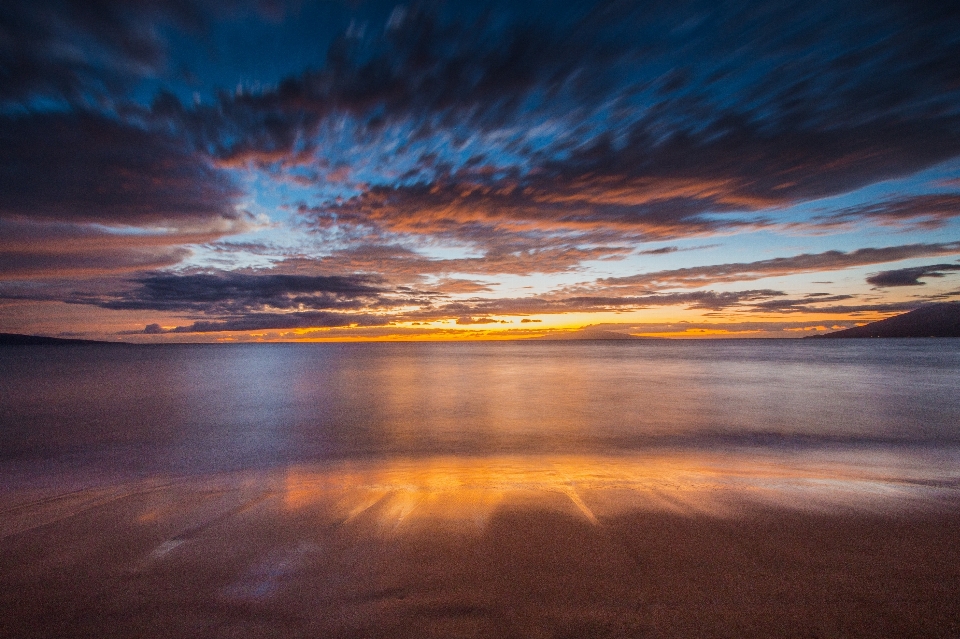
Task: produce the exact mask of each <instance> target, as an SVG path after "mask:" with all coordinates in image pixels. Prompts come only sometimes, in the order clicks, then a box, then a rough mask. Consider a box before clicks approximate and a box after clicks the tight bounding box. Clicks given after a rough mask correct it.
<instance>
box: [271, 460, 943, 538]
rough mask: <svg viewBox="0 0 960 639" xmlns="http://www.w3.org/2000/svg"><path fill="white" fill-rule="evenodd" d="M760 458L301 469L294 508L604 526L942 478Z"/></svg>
mask: <svg viewBox="0 0 960 639" xmlns="http://www.w3.org/2000/svg"><path fill="white" fill-rule="evenodd" d="M854 457H855V459H851V458H850V456H849V455H845V456H844V457H843V459H840V458H834V457H831V456H830V455H826V456H822V455H821V456H817V457H816V458H809V457H807V458H805V457H801V456H785V457H780V458H775V457H765V458H756V457H751V456H748V455H736V454H723V455H721V454H708V455H700V456H698V455H694V454H690V453H683V454H676V455H643V456H639V455H633V456H593V457H591V456H562V457H531V456H525V457H519V456H518V457H494V458H490V457H483V458H481V457H476V458H457V457H439V458H428V459H408V460H390V461H386V462H377V463H373V462H368V463H357V462H351V463H343V464H341V465H337V466H334V467H326V468H311V467H294V468H290V469H287V470H286V471H285V472H284V476H283V479H282V488H281V490H282V501H283V506H284V508H285V509H287V510H289V511H298V510H304V509H312V508H321V509H323V510H325V511H326V512H327V513H328V514H329V515H331V516H333V517H334V518H335V519H338V520H340V521H341V522H342V523H349V524H353V525H364V526H372V527H373V528H375V529H376V530H378V531H379V532H381V533H384V534H394V533H398V532H402V531H404V530H416V529H418V528H420V527H424V526H429V527H441V528H452V529H457V530H462V531H469V530H471V529H472V530H475V531H478V532H479V531H482V529H483V527H484V526H485V524H486V523H487V522H488V521H489V519H490V518H491V517H492V516H494V515H495V514H496V513H497V512H498V511H499V510H502V509H506V510H511V509H513V510H519V509H534V510H549V511H556V512H560V513H563V514H566V515H569V516H571V517H575V518H578V519H582V520H584V521H586V522H588V523H590V524H593V525H600V524H601V523H602V522H603V520H604V519H605V518H611V517H616V516H618V515H622V514H625V513H629V512H636V511H671V512H675V513H679V514H688V515H691V516H693V515H710V516H717V517H726V516H734V515H735V514H736V512H737V511H738V509H740V508H742V507H743V506H744V505H746V504H755V505H776V506H779V507H788V508H789V507H794V508H798V507H801V506H800V504H802V508H804V509H812V510H832V509H836V508H867V509H873V508H880V509H888V508H899V507H904V506H908V505H910V504H911V503H914V502H917V503H919V502H920V501H924V500H929V498H930V497H931V496H932V494H933V493H936V490H937V488H936V486H935V485H932V484H931V483H930V482H929V481H927V480H925V479H924V470H923V468H924V467H923V464H922V460H915V459H904V458H902V457H900V456H898V457H897V458H896V459H890V458H889V457H888V456H885V455H883V454H877V453H872V454H860V455H855V456H854Z"/></svg>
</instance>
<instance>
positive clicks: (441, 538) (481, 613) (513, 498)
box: [0, 456, 960, 637]
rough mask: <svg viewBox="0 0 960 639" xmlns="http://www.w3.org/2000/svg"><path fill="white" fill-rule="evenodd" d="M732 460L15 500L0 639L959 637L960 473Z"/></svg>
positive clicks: (174, 487) (253, 477)
mask: <svg viewBox="0 0 960 639" xmlns="http://www.w3.org/2000/svg"><path fill="white" fill-rule="evenodd" d="M613 461H616V462H617V463H613ZM875 461H876V460H875ZM655 462H656V463H655ZM741 462H742V459H740V460H738V459H736V458H732V457H729V456H728V457H726V458H724V459H720V458H719V457H718V456H715V457H714V458H713V459H707V458H700V459H699V460H693V459H690V458H687V459H681V458H673V459H669V458H661V459H659V461H656V460H654V459H652V458H650V457H646V458H639V457H634V458H631V459H623V458H621V459H618V460H611V459H610V458H604V459H602V460H596V459H595V460H594V461H593V463H588V462H587V460H585V459H584V458H582V457H563V458H539V459H535V460H531V459H527V460H524V458H522V457H514V458H497V459H491V458H483V459H462V458H455V457H446V458H433V459H430V460H395V461H394V462H393V463H392V464H383V463H369V462H365V463H358V462H346V463H342V464H339V465H335V466H332V467H331V466H329V465H326V466H323V467H314V466H296V467H291V468H286V469H276V470H272V471H240V472H236V473H228V474H222V475H207V476H199V477H180V478H175V477H166V478H162V477H157V478H153V479H143V480H138V481H134V482H129V483H126V484H124V483H111V482H110V481H106V480H105V481H104V482H103V485H101V486H100V487H90V488H88V489H86V490H84V489H81V490H75V491H67V492H62V491H61V492H60V493H59V494H57V492H56V490H55V489H53V490H52V492H51V489H49V488H48V489H47V490H46V491H43V490H39V489H38V490H35V491H34V492H33V493H32V494H29V493H30V491H26V492H24V491H17V490H7V491H5V492H4V493H3V503H2V510H3V513H4V517H3V520H4V522H5V524H4V526H3V528H4V529H3V531H0V593H2V594H0V619H2V620H3V621H0V631H2V632H0V634H6V635H11V636H12V635H16V636H20V637H33V636H36V637H40V636H52V635H57V636H62V637H81V636H102V637H121V636H144V637H199V636H205V637H261V636H290V637H297V636H333V637H360V636H371V635H375V636H388V637H394V636H395V637H434V636H435V637H459V636H481V637H544V636H546V637H559V636H571V637H574V636H575V637H650V636H653V637H689V636H702V637H728V636H730V637H732V636H737V637H765V636H767V637H768V636H798V637H800V636H824V637H829V636H845V637H852V636H862V637H882V636H905V637H909V636H917V637H920V636H927V637H929V636H953V635H955V634H956V632H957V631H958V629H960V535H957V534H956V531H957V530H960V490H958V489H957V487H956V486H955V485H953V483H952V482H953V480H950V481H947V483H946V484H944V485H940V486H937V485H935V482H934V483H931V482H930V481H928V480H929V479H931V477H932V476H933V475H934V474H935V471H934V470H932V469H928V470H927V473H926V475H930V476H931V477H927V476H925V475H923V474H919V475H918V474H917V472H918V471H919V470H921V469H919V467H917V466H910V465H908V466H907V467H904V468H901V469H900V471H899V472H898V473H895V472H893V471H892V470H891V467H890V466H889V464H888V465H886V466H882V468H885V469H886V470H885V471H884V472H881V473H878V471H877V467H870V466H869V465H863V466H861V467H859V468H855V467H852V466H849V465H847V466H845V467H841V468H838V467H837V465H836V464H832V463H830V460H824V461H823V462H822V463H821V464H820V465H819V466H815V465H812V464H808V465H807V466H806V467H798V466H797V465H796V464H792V465H791V464H789V463H782V464H779V465H777V464H773V465H770V464H768V465H766V466H763V465H756V466H754V467H753V468H744V467H742V466H741V465H739V464H740V463H741ZM841 466H842V465H841ZM844 468H845V470H844ZM17 522H19V525H17Z"/></svg>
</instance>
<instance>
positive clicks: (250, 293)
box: [68, 272, 387, 321]
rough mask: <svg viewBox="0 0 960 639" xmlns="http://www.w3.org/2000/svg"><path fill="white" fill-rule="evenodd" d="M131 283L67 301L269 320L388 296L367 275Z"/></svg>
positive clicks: (154, 277) (200, 276)
mask: <svg viewBox="0 0 960 639" xmlns="http://www.w3.org/2000/svg"><path fill="white" fill-rule="evenodd" d="M133 283H134V284H135V287H134V288H133V289H131V290H127V291H121V292H116V293H113V294H110V295H103V296H95V297H89V298H88V297H84V296H77V297H75V298H74V299H72V300H68V301H72V302H74V303H81V304H94V305H96V306H100V307H101V308H108V309H115V310H152V311H164V312H193V313H204V314H210V315H237V314H247V313H251V314H253V313H260V314H264V315H263V316H264V317H267V315H266V314H267V313H269V312H270V311H278V310H284V311H297V312H299V311H303V310H310V311H314V310H320V309H338V310H357V309H361V308H365V307H368V306H375V305H378V304H379V303H380V299H381V296H383V295H384V294H385V293H387V291H386V290H385V289H383V288H381V287H380V286H379V284H380V283H381V281H380V279H379V278H377V277H375V276H364V275H352V276H339V275H332V276H306V275H284V274H265V275H259V274H248V273H236V272H228V273H219V274H207V273H197V274H191V275H176V274H172V273H154V274H150V275H145V276H142V277H139V278H136V279H134V280H133ZM270 317H273V315H270ZM290 317H291V318H294V317H306V316H303V315H302V314H301V315H296V314H293V315H290ZM317 317H326V316H325V315H319V316H317ZM234 321H239V320H234ZM251 321H253V320H252V319H251Z"/></svg>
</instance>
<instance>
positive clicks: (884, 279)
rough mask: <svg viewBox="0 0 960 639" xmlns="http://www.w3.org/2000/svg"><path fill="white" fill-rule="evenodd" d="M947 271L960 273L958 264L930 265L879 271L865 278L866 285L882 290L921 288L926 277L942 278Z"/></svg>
mask: <svg viewBox="0 0 960 639" xmlns="http://www.w3.org/2000/svg"><path fill="white" fill-rule="evenodd" d="M949 271H960V264H930V265H928V266H916V267H913V268H900V269H894V270H892V271H880V272H879V273H877V274H876V275H871V276H870V277H868V278H867V283H868V284H873V285H874V286H876V287H880V288H884V287H889V286H923V285H924V284H926V282H921V281H920V280H921V279H922V278H926V277H944V276H945V275H946V274H947V272H949Z"/></svg>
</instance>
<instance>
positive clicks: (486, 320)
mask: <svg viewBox="0 0 960 639" xmlns="http://www.w3.org/2000/svg"><path fill="white" fill-rule="evenodd" d="M506 323H508V322H506V321H504V320H498V319H494V318H492V317H469V316H464V317H458V318H457V324H460V325H465V324H506Z"/></svg>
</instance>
